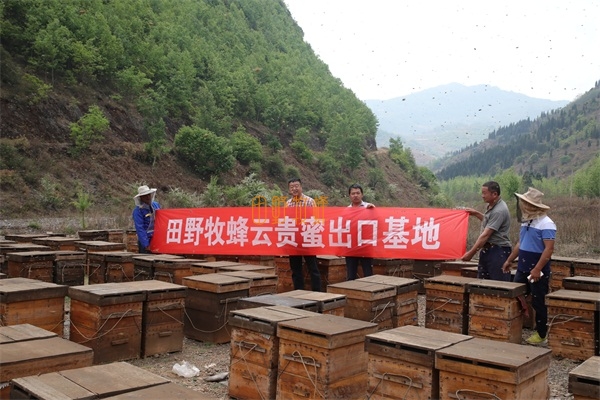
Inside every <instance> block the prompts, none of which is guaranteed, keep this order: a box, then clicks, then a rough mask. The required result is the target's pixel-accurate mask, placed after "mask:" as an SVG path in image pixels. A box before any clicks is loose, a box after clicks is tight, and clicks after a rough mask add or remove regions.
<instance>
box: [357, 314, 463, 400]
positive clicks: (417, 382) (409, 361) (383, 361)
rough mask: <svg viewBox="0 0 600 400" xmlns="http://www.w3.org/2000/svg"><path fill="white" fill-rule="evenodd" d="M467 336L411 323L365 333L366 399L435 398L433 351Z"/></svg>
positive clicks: (437, 379)
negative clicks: (367, 377) (367, 379)
mask: <svg viewBox="0 0 600 400" xmlns="http://www.w3.org/2000/svg"><path fill="white" fill-rule="evenodd" d="M469 339H471V336H467V335H462V334H458V333H448V332H443V331H439V330H437V329H428V328H423V327H417V326H412V325H407V326H402V327H398V328H394V329H389V330H387V331H381V332H377V333H373V334H370V335H367V336H366V339H365V350H366V351H367V353H368V354H369V364H368V375H369V384H368V385H369V386H368V393H369V399H373V400H376V399H403V400H404V399H406V400H418V399H438V398H439V371H438V370H437V369H436V368H435V353H436V351H438V350H440V349H443V348H445V347H448V346H450V345H453V344H455V343H459V342H462V341H465V340H469Z"/></svg>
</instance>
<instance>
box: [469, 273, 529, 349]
mask: <svg viewBox="0 0 600 400" xmlns="http://www.w3.org/2000/svg"><path fill="white" fill-rule="evenodd" d="M467 292H468V294H469V327H468V334H469V335H471V336H474V337H480V338H486V339H493V340H501V341H507V342H511V343H521V339H522V333H523V329H522V327H523V312H522V307H521V303H520V302H519V300H518V298H517V297H518V296H523V295H524V294H525V293H526V292H527V286H526V285H525V284H522V283H514V282H503V281H495V280H490V279H485V280H477V281H475V282H471V283H469V285H468V287H467Z"/></svg>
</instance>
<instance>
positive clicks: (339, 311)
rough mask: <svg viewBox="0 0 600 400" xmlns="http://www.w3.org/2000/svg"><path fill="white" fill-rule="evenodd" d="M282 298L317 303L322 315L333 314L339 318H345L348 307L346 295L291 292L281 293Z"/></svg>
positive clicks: (307, 291) (304, 291)
mask: <svg viewBox="0 0 600 400" xmlns="http://www.w3.org/2000/svg"><path fill="white" fill-rule="evenodd" d="M279 295H280V296H286V297H294V298H297V299H301V300H308V301H316V302H317V312H318V313H321V314H332V315H337V316H338V317H343V316H344V307H345V306H346V295H343V294H335V293H325V292H313V291H310V290H292V291H290V292H285V293H280V294H279Z"/></svg>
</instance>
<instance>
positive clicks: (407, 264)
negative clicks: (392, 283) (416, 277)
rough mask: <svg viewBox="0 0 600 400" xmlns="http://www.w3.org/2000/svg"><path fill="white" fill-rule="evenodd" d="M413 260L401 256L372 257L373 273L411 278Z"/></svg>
mask: <svg viewBox="0 0 600 400" xmlns="http://www.w3.org/2000/svg"><path fill="white" fill-rule="evenodd" d="M414 263H415V261H414V260H407V259H401V258H374V259H373V275H389V276H398V277H400V278H412V277H413V268H414Z"/></svg>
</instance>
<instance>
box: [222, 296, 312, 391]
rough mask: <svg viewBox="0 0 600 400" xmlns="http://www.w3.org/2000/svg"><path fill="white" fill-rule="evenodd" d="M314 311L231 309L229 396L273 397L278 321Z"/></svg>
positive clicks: (300, 316)
mask: <svg viewBox="0 0 600 400" xmlns="http://www.w3.org/2000/svg"><path fill="white" fill-rule="evenodd" d="M314 315H315V313H313V312H311V311H306V310H301V309H297V308H291V307H285V306H271V307H258V308H249V309H246V310H235V311H232V312H231V313H230V314H229V326H230V328H231V367H230V369H229V396H230V397H233V398H235V399H239V400H241V399H274V398H275V396H276V388H277V386H276V385H277V363H278V360H279V338H278V337H277V325H278V324H279V323H280V322H282V321H290V320H295V319H298V318H306V317H311V316H314Z"/></svg>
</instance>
